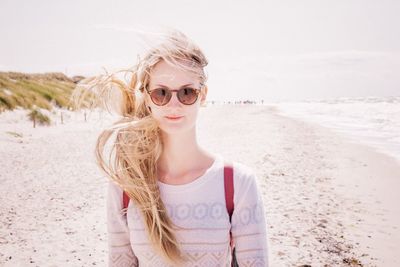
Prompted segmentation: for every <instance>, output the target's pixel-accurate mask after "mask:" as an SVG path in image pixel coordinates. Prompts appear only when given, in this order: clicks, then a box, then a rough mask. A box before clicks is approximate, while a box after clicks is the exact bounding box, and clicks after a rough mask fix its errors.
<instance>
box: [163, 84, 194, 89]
mask: <svg viewBox="0 0 400 267" xmlns="http://www.w3.org/2000/svg"><path fill="white" fill-rule="evenodd" d="M188 85H193V83H188V84H184V85H182V86H181V87H179V88H183V87H185V86H188ZM155 86H160V87H166V88H168V89H169V87H168V86H166V85H163V84H156V85H155Z"/></svg>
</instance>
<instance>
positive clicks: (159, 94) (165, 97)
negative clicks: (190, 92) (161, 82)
mask: <svg viewBox="0 0 400 267" xmlns="http://www.w3.org/2000/svg"><path fill="white" fill-rule="evenodd" d="M150 96H151V99H152V100H153V102H154V103H155V104H156V105H159V106H162V105H165V104H167V103H168V101H169V100H170V99H171V92H170V91H169V90H167V89H163V88H158V89H155V90H153V91H151V95H150Z"/></svg>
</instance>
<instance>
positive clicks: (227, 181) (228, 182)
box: [224, 164, 234, 221]
mask: <svg viewBox="0 0 400 267" xmlns="http://www.w3.org/2000/svg"><path fill="white" fill-rule="evenodd" d="M224 186H225V203H226V209H227V210H228V214H229V221H231V219H232V213H233V208H234V205H233V194H234V188H233V167H232V166H231V165H229V164H225V166H224Z"/></svg>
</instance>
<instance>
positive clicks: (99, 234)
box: [0, 105, 400, 267]
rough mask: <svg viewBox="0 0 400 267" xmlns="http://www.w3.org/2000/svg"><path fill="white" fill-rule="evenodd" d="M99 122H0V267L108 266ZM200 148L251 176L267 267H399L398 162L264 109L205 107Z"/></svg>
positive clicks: (18, 117)
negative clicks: (261, 211) (264, 225)
mask: <svg viewBox="0 0 400 267" xmlns="http://www.w3.org/2000/svg"><path fill="white" fill-rule="evenodd" d="M100 117H101V115H99V114H97V113H93V114H92V115H91V116H90V117H88V121H87V122H85V121H84V119H83V114H79V113H77V114H72V113H67V112H66V114H65V117H64V124H60V121H59V119H58V117H57V118H56V119H57V124H56V125H52V126H50V127H46V126H39V127H37V128H35V129H33V128H32V123H31V122H29V121H26V120H25V117H24V115H23V113H22V112H13V113H7V114H0V151H1V153H0V162H1V166H2V172H1V173H0V184H1V187H0V218H1V219H0V266H106V263H107V235H106V220H105V219H106V213H105V212H106V211H105V204H106V202H105V201H106V193H107V191H106V189H107V188H106V185H107V180H106V177H105V176H104V175H103V174H102V173H101V172H100V170H99V169H98V168H97V166H96V164H95V162H94V153H93V152H94V145H95V142H96V138H97V135H98V134H99V133H100V131H101V129H102V128H104V127H105V126H107V125H108V124H109V123H110V117H109V116H106V117H105V119H103V120H99V118H100ZM198 139H199V142H200V144H201V145H202V146H204V147H206V148H207V149H208V150H210V151H212V152H218V153H220V154H222V155H223V156H224V157H225V158H226V159H228V160H235V161H239V162H242V163H244V164H246V165H248V166H250V167H251V168H253V169H254V170H255V172H256V174H257V176H258V179H259V185H260V186H261V190H262V193H263V197H264V202H265V207H266V209H265V210H266V217H267V220H268V242H269V248H270V266H274V267H275V266H277V267H280V266H303V267H305V266H312V267H315V266H379V267H380V266H384V267H391V266H400V260H399V259H398V258H397V257H396V256H397V255H396V253H397V252H398V246H399V245H400V215H399V214H400V208H399V206H397V205H396V203H399V201H400V195H399V194H398V193H397V190H398V188H399V186H400V179H399V178H400V164H399V161H396V160H395V159H394V158H391V157H389V156H386V155H384V154H381V153H379V152H376V151H375V150H374V149H372V148H370V147H367V146H364V145H358V144H355V143H351V142H349V141H348V140H346V139H345V138H343V137H342V136H340V135H337V134H335V133H334V132H332V131H331V130H328V129H327V128H324V127H321V126H318V125H316V124H310V123H305V122H302V121H300V120H295V119H291V118H288V117H284V116H281V115H278V113H277V112H276V110H275V108H274V107H269V106H258V105H242V106H240V105H231V106H208V107H206V108H202V109H201V112H200V117H199V121H198Z"/></svg>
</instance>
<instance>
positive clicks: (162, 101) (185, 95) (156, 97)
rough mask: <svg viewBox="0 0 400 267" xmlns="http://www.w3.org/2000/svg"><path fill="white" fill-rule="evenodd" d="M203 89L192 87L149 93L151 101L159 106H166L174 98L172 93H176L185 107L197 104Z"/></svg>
mask: <svg viewBox="0 0 400 267" xmlns="http://www.w3.org/2000/svg"><path fill="white" fill-rule="evenodd" d="M200 90H201V89H194V88H191V87H184V88H181V89H179V90H169V89H166V88H156V89H153V90H148V89H147V88H146V91H147V93H148V94H149V95H150V98H151V101H153V103H154V104H155V105H157V106H164V105H166V104H167V103H168V102H169V101H170V100H171V98H172V92H176V94H177V97H178V100H179V102H181V103H182V104H184V105H192V104H193V103H195V102H196V100H197V98H198V96H199V93H200Z"/></svg>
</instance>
